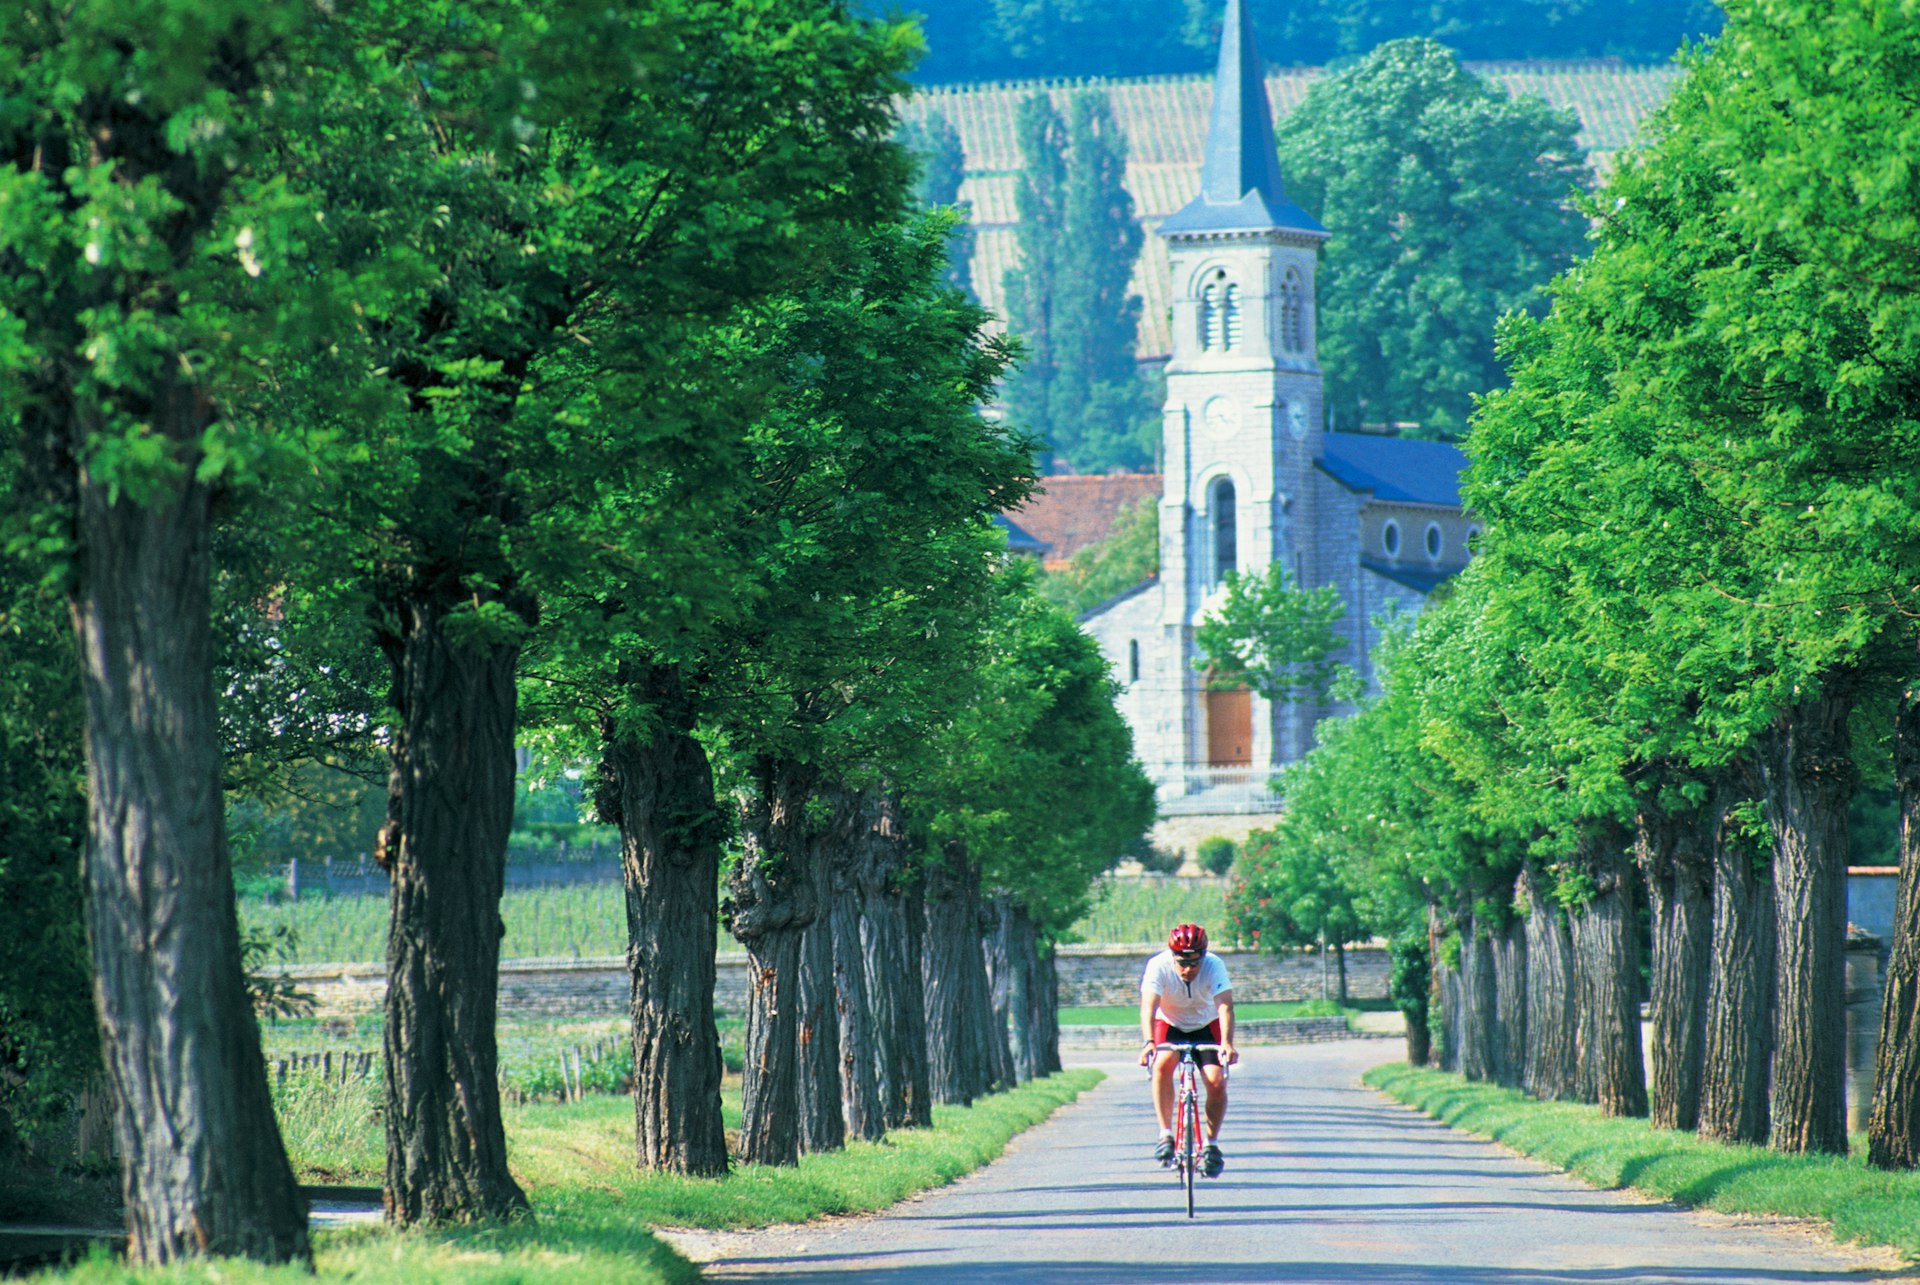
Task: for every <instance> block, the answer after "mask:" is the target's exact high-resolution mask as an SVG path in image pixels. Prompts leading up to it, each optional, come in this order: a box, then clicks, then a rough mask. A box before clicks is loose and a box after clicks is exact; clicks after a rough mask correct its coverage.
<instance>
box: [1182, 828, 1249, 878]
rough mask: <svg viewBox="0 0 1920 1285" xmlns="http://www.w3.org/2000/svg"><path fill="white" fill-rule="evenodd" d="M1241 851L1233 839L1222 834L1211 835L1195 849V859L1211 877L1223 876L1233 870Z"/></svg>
mask: <svg viewBox="0 0 1920 1285" xmlns="http://www.w3.org/2000/svg"><path fill="white" fill-rule="evenodd" d="M1239 855H1240V850H1239V848H1238V847H1237V846H1235V844H1234V842H1233V840H1232V839H1229V838H1227V837H1226V836H1225V835H1222V834H1210V835H1208V836H1207V837H1206V838H1204V839H1202V840H1200V842H1199V844H1198V846H1197V847H1196V848H1195V849H1194V854H1193V859H1194V860H1195V861H1196V862H1198V863H1199V865H1200V868H1201V869H1202V870H1204V871H1206V872H1207V873H1208V874H1210V875H1223V874H1225V873H1227V871H1228V870H1230V869H1232V868H1233V859H1234V858H1235V857H1237V856H1239Z"/></svg>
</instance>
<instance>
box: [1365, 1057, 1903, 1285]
mask: <svg viewBox="0 0 1920 1285" xmlns="http://www.w3.org/2000/svg"><path fill="white" fill-rule="evenodd" d="M1365 1078H1366V1082H1367V1083H1368V1084H1371V1085H1373V1086H1374V1087H1375V1088H1378V1089H1380V1090H1382V1091H1383V1092H1385V1093H1387V1094H1389V1095H1391V1096H1393V1097H1395V1098H1398V1099H1399V1100H1400V1101H1402V1102H1405V1103H1407V1104H1408V1105H1409V1106H1412V1107H1416V1108H1418V1109H1419V1110H1422V1111H1425V1112H1426V1113H1427V1114H1429V1115H1432V1116H1434V1117H1436V1118H1437V1119H1440V1120H1443V1121H1445V1122H1446V1123H1448V1124H1450V1125H1453V1126H1455V1127H1457V1128H1460V1129H1465V1130H1466V1131H1467V1132H1469V1133H1477V1134H1479V1135H1480V1136H1482V1137H1486V1138H1492V1139H1494V1140H1495V1141H1497V1142H1499V1143H1502V1144H1503V1145H1505V1146H1508V1147H1511V1148H1513V1149H1514V1150H1515V1151H1518V1152H1521V1153H1522V1154H1524V1155H1529V1156H1533V1157H1535V1158H1536V1159H1539V1160H1544V1161H1546V1162H1547V1163H1548V1164H1552V1165H1557V1166H1559V1167H1560V1168H1562V1169H1565V1170H1567V1171H1568V1172H1569V1173H1571V1174H1573V1175H1574V1176H1576V1177H1578V1178H1580V1179H1581V1180H1582V1181H1585V1182H1588V1183H1591V1184H1593V1185H1594V1186H1596V1187H1607V1188H1613V1187H1632V1188H1634V1189H1635V1190H1638V1191H1643V1192H1645V1193H1647V1194H1648V1195H1650V1196H1655V1197H1658V1198H1660V1199H1663V1200H1671V1201H1674V1202H1676V1203H1678V1204H1683V1205H1696V1206H1700V1207H1702V1208H1706V1209H1715V1210H1719V1211H1721V1212H1722V1213H1730V1214H1775V1215H1782V1216H1788V1217H1796V1218H1819V1219H1823V1220H1825V1221H1826V1222H1827V1223H1829V1224H1830V1225H1831V1226H1832V1228H1833V1233H1834V1235H1835V1236H1837V1237H1838V1238H1839V1239H1841V1240H1847V1241H1856V1242H1859V1243H1862V1244H1869V1245H1887V1246H1891V1247H1892V1248H1893V1249H1895V1250H1897V1251H1899V1252H1900V1253H1901V1254H1903V1255H1905V1256H1906V1257H1907V1258H1909V1259H1920V1173H1912V1172H1907V1173H1887V1172H1885V1171H1883V1170H1879V1169H1873V1168H1869V1167H1868V1166H1867V1164H1866V1162H1865V1161H1864V1160H1863V1159H1861V1158H1860V1156H1859V1155H1858V1154H1857V1151H1858V1148H1857V1147H1856V1154H1855V1155H1852V1156H1797V1155H1786V1154H1783V1153H1781V1152H1778V1151H1772V1150H1769V1149H1767V1148H1765V1147H1750V1146H1737V1145H1728V1144H1725V1143H1717V1142H1707V1141H1704V1140H1702V1139H1701V1138H1699V1137H1698V1136H1696V1135H1694V1134H1691V1133H1676V1132H1673V1131H1671V1130H1666V1129H1655V1128H1654V1127H1653V1126H1652V1125H1650V1124H1649V1123H1648V1122H1647V1121H1645V1120H1625V1119H1614V1118H1610V1117H1608V1116H1604V1115H1602V1114H1601V1113H1600V1109H1599V1108H1598V1107H1591V1106H1582V1105H1578V1104H1574V1103H1566V1102H1539V1101H1536V1100H1534V1099H1533V1098H1530V1097H1528V1096H1527V1095H1526V1094H1524V1093H1521V1092H1519V1091H1518V1090H1516V1089H1503V1088H1499V1087H1497V1086H1494V1085H1490V1084H1476V1083H1469V1082H1467V1081H1466V1080H1464V1079H1462V1078H1461V1077H1460V1076H1458V1075H1451V1074H1447V1073H1443V1072H1439V1071H1428V1070H1419V1069H1415V1068H1413V1067H1409V1066H1406V1065H1405V1064H1401V1063H1396V1064H1394V1065H1391V1066H1382V1067H1376V1068H1374V1069H1373V1070H1371V1071H1369V1072H1367V1074H1366V1077H1365Z"/></svg>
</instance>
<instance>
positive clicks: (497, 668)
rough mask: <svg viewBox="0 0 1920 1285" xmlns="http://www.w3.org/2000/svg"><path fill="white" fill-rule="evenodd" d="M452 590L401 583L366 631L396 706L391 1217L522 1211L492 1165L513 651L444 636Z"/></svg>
mask: <svg viewBox="0 0 1920 1285" xmlns="http://www.w3.org/2000/svg"><path fill="white" fill-rule="evenodd" d="M457 602H458V600H457V599H456V600H452V601H449V600H447V599H444V598H436V597H433V596H422V597H415V596H401V597H399V598H398V600H397V601H393V602H390V603H389V604H388V605H389V610H390V613H391V614H390V617H389V619H390V620H391V621H392V632H383V633H382V634H381V638H380V641H381V645H382V647H383V648H384V649H385V651H386V653H387V659H388V661H389V663H390V664H391V666H392V669H393V679H394V684H393V701H394V705H395V707H396V708H397V709H398V711H399V715H400V718H399V723H400V725H399V728H398V730H397V731H396V733H395V736H394V744H393V761H392V772H391V776H390V778H389V784H388V798H387V824H386V827H385V828H384V829H383V831H382V833H381V846H380V855H381V857H382V858H383V864H385V865H386V867H387V872H388V874H389V875H390V876H391V879H392V883H391V886H390V889H389V894H388V911H389V921H388V929H387V1002H386V1030H385V1033H384V1036H383V1042H384V1044H385V1048H386V1065H387V1080H386V1108H387V1119H386V1127H387V1184H386V1213H387V1218H388V1220H389V1221H391V1222H394V1223H398V1224H402V1225H412V1224H434V1223H443V1222H469V1221H473V1220H475V1219H493V1218H507V1217H512V1216H515V1215H519V1214H524V1213H526V1212H527V1211H528V1204H527V1197H526V1193H524V1192H523V1191H521V1190H520V1185H519V1184H518V1183H517V1182H515V1181H514V1179H513V1175H512V1174H511V1173H509V1172H508V1170H507V1139H506V1130H505V1126H504V1124H503V1122H502V1120H501V1115H500V1062H499V1051H498V1046H497V1045H496V1043H495V1022H496V1021H497V1016H498V994H499V981H500V977H499V974H500V939H501V936H502V934H503V932H504V927H503V925H502V923H501V920H500V896H501V893H502V892H503V891H504V889H505V882H506V859H507V834H508V831H509V830H510V829H511V828H512V825H513V778H514V770H515V768H514V754H513V734H514V717H515V711H516V693H515V690H514V680H515V671H516V669H517V667H518V664H519V655H520V651H519V647H518V645H517V644H488V643H479V644H470V645H463V644H461V643H459V642H457V641H456V640H455V639H454V638H453V637H452V636H450V632H449V630H448V628H447V616H448V614H449V612H450V611H451V610H452V609H453V608H454V607H455V606H456V605H457ZM523 614H531V608H530V607H526V608H525V609H524V611H523Z"/></svg>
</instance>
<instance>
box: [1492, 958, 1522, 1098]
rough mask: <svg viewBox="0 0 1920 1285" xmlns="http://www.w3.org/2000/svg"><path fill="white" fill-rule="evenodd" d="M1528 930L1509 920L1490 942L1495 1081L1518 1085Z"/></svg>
mask: <svg viewBox="0 0 1920 1285" xmlns="http://www.w3.org/2000/svg"><path fill="white" fill-rule="evenodd" d="M1527 971H1528V970H1527V929H1526V925H1525V924H1523V923H1520V922H1518V921H1516V922H1513V923H1509V924H1508V925H1507V926H1506V928H1505V929H1504V930H1503V931H1502V932H1501V933H1500V935H1499V936H1498V937H1497V938H1495V939H1494V942H1493V976H1494V985H1493V991H1494V1002H1495V1005H1496V1010H1497V1012H1496V1017H1495V1022H1494V1029H1495V1032H1496V1039H1495V1048H1494V1052H1495V1055H1496V1063H1497V1065H1498V1068H1499V1070H1498V1072H1497V1074H1496V1075H1495V1077H1494V1078H1495V1080H1496V1081H1497V1082H1498V1083H1500V1084H1503V1085H1505V1086H1507V1087H1508V1088H1510V1089H1512V1088H1519V1087H1520V1078H1521V1075H1522V1073H1523V1072H1524V1070H1525V1068H1526V1057H1527Z"/></svg>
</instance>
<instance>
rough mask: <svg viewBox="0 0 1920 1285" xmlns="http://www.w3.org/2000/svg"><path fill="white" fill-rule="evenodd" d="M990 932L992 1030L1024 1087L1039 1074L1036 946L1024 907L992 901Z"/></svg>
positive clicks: (1002, 898)
mask: <svg viewBox="0 0 1920 1285" xmlns="http://www.w3.org/2000/svg"><path fill="white" fill-rule="evenodd" d="M992 909H993V914H994V927H993V932H992V934H991V935H990V936H989V938H988V949H987V977H988V981H989V982H990V983H991V985H992V990H993V1006H994V1011H995V1017H994V1025H995V1027H996V1029H998V1028H1000V1027H1004V1028H1005V1030H1006V1032H1007V1051H1008V1053H1009V1054H1010V1055H1011V1057H1012V1075H1013V1079H1014V1080H1015V1081H1016V1082H1019V1083H1024V1082H1026V1081H1028V1080H1031V1079H1033V1078H1034V1076H1036V1075H1038V1074H1040V1071H1039V1069H1038V1065H1039V1064H1038V1050H1037V1048H1035V1047H1034V1043H1033V1038H1034V1009H1033V1005H1034V993H1033V988H1034V970H1035V967H1036V963H1037V961H1036V954H1037V950H1038V945H1037V942H1036V939H1035V935H1034V930H1033V920H1032V919H1030V918H1029V917H1028V916H1027V910H1026V907H1025V906H1022V905H1020V904H1019V903H1018V902H1016V901H1014V900H1013V898H1011V897H1009V896H1006V895H1005V894H1002V895H1000V896H998V897H995V898H994V899H993V901H992Z"/></svg>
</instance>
